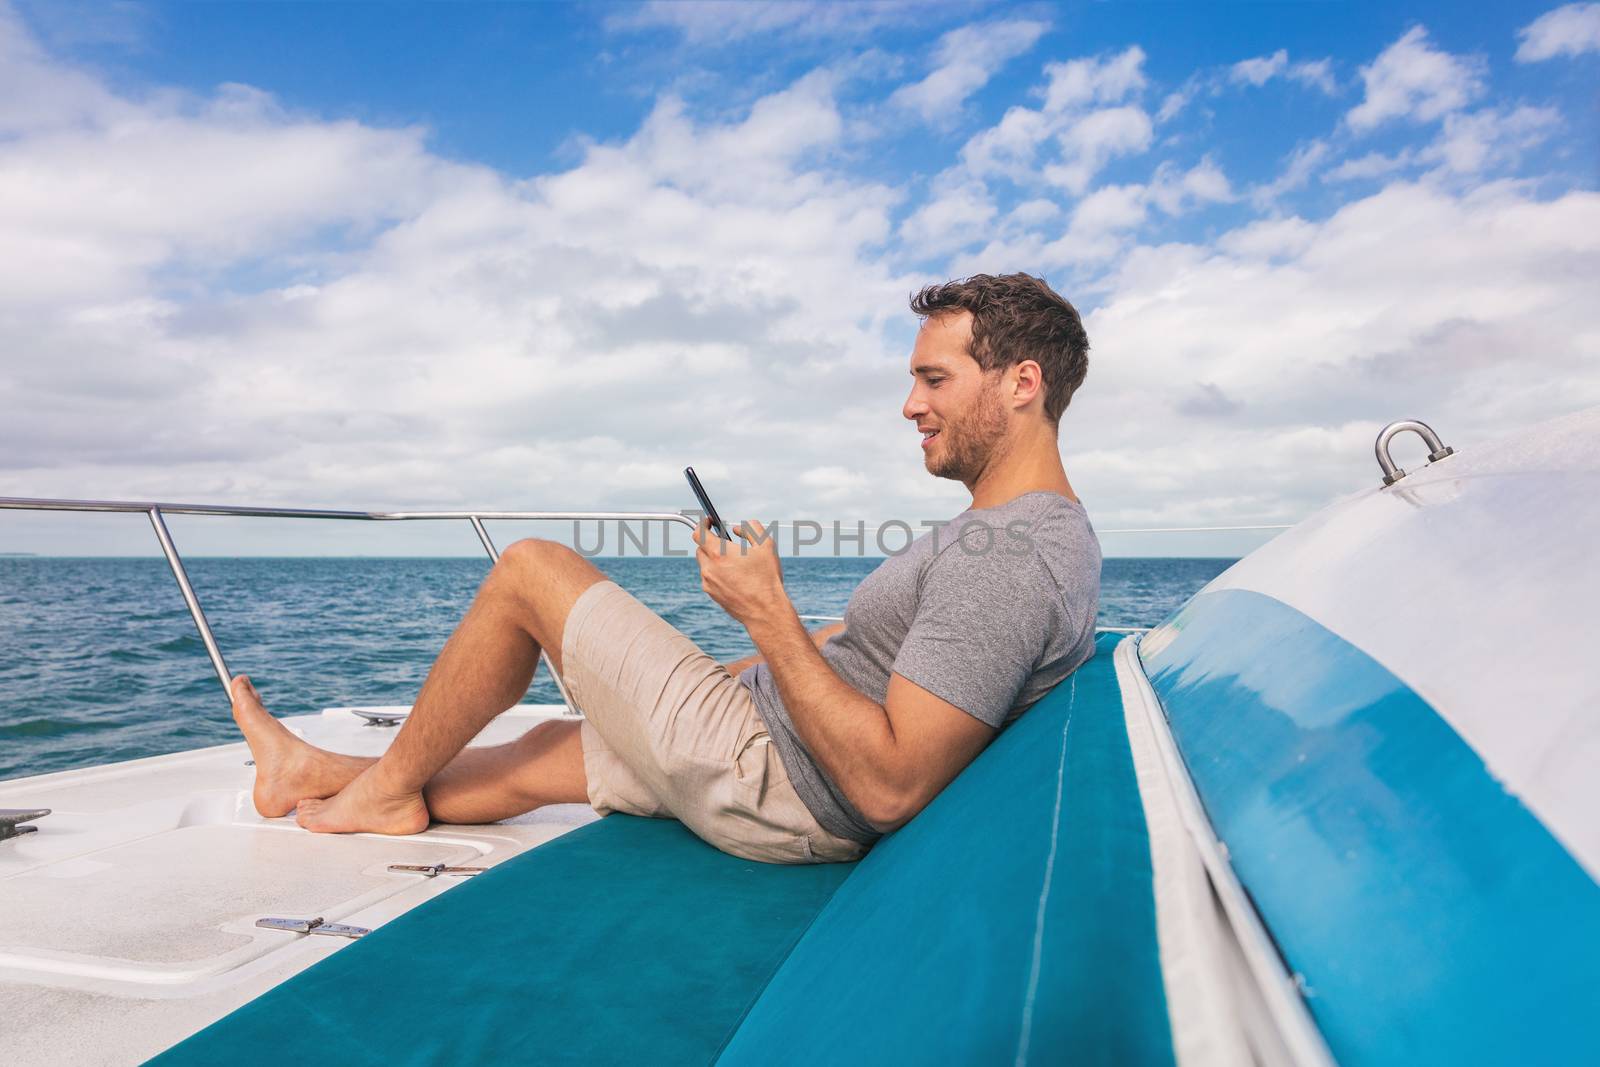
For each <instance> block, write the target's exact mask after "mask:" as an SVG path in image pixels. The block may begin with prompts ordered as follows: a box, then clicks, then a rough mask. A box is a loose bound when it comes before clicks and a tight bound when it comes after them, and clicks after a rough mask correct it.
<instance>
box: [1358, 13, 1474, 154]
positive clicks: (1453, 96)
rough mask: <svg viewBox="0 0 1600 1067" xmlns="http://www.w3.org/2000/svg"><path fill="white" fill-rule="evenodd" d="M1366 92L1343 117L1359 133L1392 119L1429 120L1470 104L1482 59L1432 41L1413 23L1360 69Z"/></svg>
mask: <svg viewBox="0 0 1600 1067" xmlns="http://www.w3.org/2000/svg"><path fill="white" fill-rule="evenodd" d="M1361 80H1362V82H1364V83H1365V85H1366V97H1365V98H1364V99H1363V100H1362V101H1361V103H1360V104H1358V105H1356V106H1355V107H1354V108H1352V109H1351V110H1350V112H1349V113H1348V114H1347V115H1346V116H1345V122H1346V123H1347V124H1348V125H1349V127H1350V128H1351V129H1352V130H1354V131H1356V132H1357V133H1365V132H1367V131H1369V130H1372V129H1375V128H1377V127H1378V126H1381V125H1383V124H1384V123H1385V122H1388V121H1390V120H1391V119H1399V118H1407V119H1411V120H1412V121H1415V122H1431V121H1433V120H1435V119H1438V118H1441V117H1442V116H1444V115H1446V114H1448V113H1450V112H1452V111H1458V110H1460V109H1461V108H1463V107H1465V106H1466V105H1467V104H1469V103H1471V102H1472V101H1473V100H1474V99H1476V98H1477V97H1478V96H1479V95H1480V94H1482V92H1483V63H1482V61H1481V60H1478V59H1476V58H1474V57H1470V56H1457V55H1451V54H1450V53H1449V52H1442V51H1440V50H1438V49H1436V48H1434V47H1432V46H1431V45H1430V44H1429V43H1428V31H1427V30H1425V29H1423V28H1422V27H1421V26H1414V27H1412V28H1411V29H1410V30H1407V31H1406V33H1405V34H1404V35H1403V36H1402V37H1401V38H1400V39H1399V40H1397V41H1396V42H1395V43H1394V44H1392V45H1390V46H1389V47H1388V48H1386V49H1384V50H1383V52H1382V53H1381V54H1380V55H1379V56H1378V58H1377V59H1375V60H1373V62H1372V63H1371V64H1370V65H1369V66H1365V67H1362V68H1361Z"/></svg>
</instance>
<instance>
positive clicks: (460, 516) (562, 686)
mask: <svg viewBox="0 0 1600 1067" xmlns="http://www.w3.org/2000/svg"><path fill="white" fill-rule="evenodd" d="M0 509H9V510H13V511H101V512H123V513H125V514H138V513H143V514H145V515H147V516H148V517H149V519H150V526H151V527H152V528H153V529H154V530H155V534H156V541H157V542H159V543H160V545H161V554H162V555H164V556H166V558H167V566H169V567H171V568H172V576H173V578H175V579H176V580H177V582H178V589H179V590H180V591H181V592H182V593H183V602H184V603H185V604H187V605H188V607H189V614H190V615H191V616H192V617H193V618H194V625H195V629H197V630H198V631H200V640H201V642H202V643H203V644H204V645H205V646H206V655H207V656H209V657H210V658H211V667H212V669H213V670H215V671H216V672H217V680H218V681H219V682H221V683H222V690H223V692H224V693H230V691H229V688H228V682H229V680H230V679H231V678H232V677H233V676H232V674H231V673H230V672H229V671H228V663H227V660H225V659H223V657H222V649H221V648H220V647H218V645H217V638H216V635H215V634H213V633H212V632H211V623H210V622H209V621H208V620H207V619H206V613H205V610H204V609H203V608H202V607H201V606H200V598H199V597H198V596H196V595H195V591H194V586H193V585H192V584H191V583H190V581H189V574H188V572H187V571H186V570H184V567H183V557H182V556H180V555H179V554H178V546H177V545H176V544H175V543H174V542H173V540H172V533H171V531H169V530H168V529H167V523H166V518H165V516H167V515H232V516H244V517H250V518H271V519H343V520H354V521H358V522H417V521H423V522H433V521H440V522H444V521H456V522H468V523H471V524H472V529H473V532H474V533H476V534H477V535H478V540H479V541H480V542H482V544H483V549H484V551H485V552H487V553H488V554H489V558H490V559H491V560H493V561H495V562H497V563H498V562H499V560H500V550H499V549H498V548H496V547H495V543H494V540H493V538H491V537H490V536H489V531H488V530H487V529H486V528H485V527H484V525H483V524H484V522H485V521H488V520H500V519H508V520H515V521H522V522H582V521H585V520H599V521H602V522H604V521H607V520H613V519H615V520H618V521H625V522H663V523H666V522H676V523H680V524H682V525H684V526H687V527H688V528H689V529H691V530H692V529H694V528H695V527H696V523H695V520H694V519H692V518H690V517H689V516H687V515H682V514H679V513H677V512H672V511H660V512H657V511H332V510H328V509H324V508H252V507H233V506H229V505H222V504H164V503H156V502H154V501H134V500H51V499H45V498H37V497H0ZM539 655H540V658H541V659H542V660H543V661H544V664H545V669H546V670H549V671H550V677H551V678H553V679H554V680H555V683H556V688H557V689H559V690H560V691H561V699H562V700H564V701H565V702H566V704H567V707H568V709H569V710H571V711H574V712H576V711H577V710H578V707H577V705H576V704H574V703H573V701H572V696H571V694H569V693H568V692H567V687H566V683H564V682H563V681H562V680H561V676H560V675H559V674H557V673H556V672H555V670H554V669H553V668H551V666H550V659H549V657H548V656H546V655H545V654H544V653H543V652H542V651H541V652H540V654H539ZM230 700H231V693H230Z"/></svg>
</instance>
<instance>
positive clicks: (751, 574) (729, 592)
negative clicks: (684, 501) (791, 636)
mask: <svg viewBox="0 0 1600 1067" xmlns="http://www.w3.org/2000/svg"><path fill="white" fill-rule="evenodd" d="M733 533H734V534H735V536H737V537H738V538H739V540H738V541H724V540H723V539H722V538H720V537H718V536H717V535H716V534H715V533H714V532H712V530H711V523H710V520H707V519H702V520H701V521H700V528H699V529H697V530H696V531H695V532H694V543H695V544H696V545H697V546H699V547H698V549H697V550H696V552H695V562H697V563H698V564H700V587H701V588H702V589H704V590H705V591H706V592H707V593H708V594H709V595H710V596H711V599H712V600H715V601H716V602H717V603H718V604H720V605H722V610H723V611H726V612H727V613H728V614H729V615H730V616H732V617H733V619H734V620H735V621H737V622H740V623H742V624H744V626H745V628H746V629H749V628H750V627H751V626H752V625H753V624H755V625H759V624H760V622H761V621H763V620H766V619H770V618H772V617H773V615H774V613H777V614H779V615H781V614H782V613H784V612H788V613H789V614H791V615H792V614H793V613H794V608H793V606H791V605H790V604H789V597H788V594H787V593H785V592H784V589H783V566H782V564H780V563H779V562H778V539H777V538H776V537H768V536H767V531H766V528H765V527H763V526H762V525H761V524H760V523H759V522H756V521H755V520H753V519H751V520H748V521H746V522H744V523H743V524H742V525H740V526H737V527H735V528H734V530H733Z"/></svg>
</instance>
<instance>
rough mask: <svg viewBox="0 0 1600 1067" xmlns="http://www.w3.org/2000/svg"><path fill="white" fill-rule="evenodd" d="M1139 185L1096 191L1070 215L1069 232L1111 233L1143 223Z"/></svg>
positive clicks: (1087, 233)
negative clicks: (1070, 226) (1070, 224)
mask: <svg viewBox="0 0 1600 1067" xmlns="http://www.w3.org/2000/svg"><path fill="white" fill-rule="evenodd" d="M1145 205H1146V196H1145V188H1144V186H1142V185H1107V186H1102V187H1101V188H1099V189H1096V190H1095V191H1094V192H1092V193H1090V194H1089V195H1088V196H1086V197H1084V198H1083V199H1082V200H1080V201H1078V206H1077V207H1076V208H1074V209H1073V212H1072V231H1073V233H1074V234H1075V235H1076V236H1088V235H1091V234H1098V233H1104V232H1107V231H1111V230H1127V229H1132V228H1133V227H1136V226H1138V225H1139V224H1140V223H1142V222H1144V219H1145V215H1146V214H1147V213H1148V209H1147V208H1146V206H1145Z"/></svg>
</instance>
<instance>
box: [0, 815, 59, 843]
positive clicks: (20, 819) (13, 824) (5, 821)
mask: <svg viewBox="0 0 1600 1067" xmlns="http://www.w3.org/2000/svg"><path fill="white" fill-rule="evenodd" d="M49 814H50V809H49V808H0V841H4V840H5V839H6V838H8V837H21V836H22V835H23V834H31V833H34V832H36V831H37V830H38V829H39V828H38V827H37V826H24V825H22V824H23V823H27V822H32V821H33V820H35V819H42V818H44V817H45V816H46V815H49Z"/></svg>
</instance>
